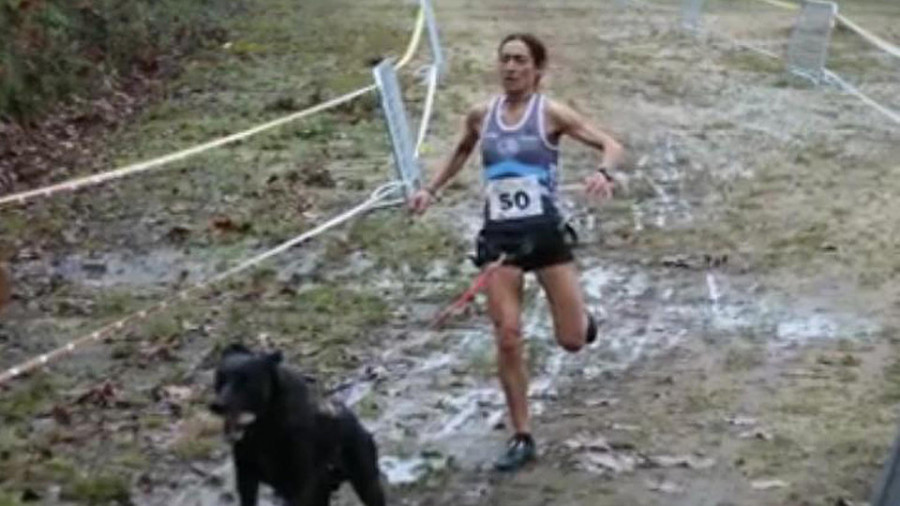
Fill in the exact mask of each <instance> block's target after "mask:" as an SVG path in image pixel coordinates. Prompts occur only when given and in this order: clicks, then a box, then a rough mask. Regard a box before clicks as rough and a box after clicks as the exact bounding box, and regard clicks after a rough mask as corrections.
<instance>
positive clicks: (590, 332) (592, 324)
mask: <svg viewBox="0 0 900 506" xmlns="http://www.w3.org/2000/svg"><path fill="white" fill-rule="evenodd" d="M587 317H588V327H587V336H586V337H585V339H586V340H587V343H588V344H591V343H593V342H594V341H596V340H597V320H595V319H594V315H592V314H591V313H588V314H587Z"/></svg>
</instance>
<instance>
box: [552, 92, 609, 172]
mask: <svg viewBox="0 0 900 506" xmlns="http://www.w3.org/2000/svg"><path fill="white" fill-rule="evenodd" d="M547 110H548V111H549V113H550V117H551V120H552V121H553V123H554V125H555V126H556V129H557V131H558V132H559V134H560V135H568V136H570V137H572V138H573V139H575V140H577V141H579V142H581V143H583V144H585V145H587V146H590V147H592V148H595V149H598V150H600V151H601V152H602V153H603V158H602V161H601V162H600V166H601V167H602V168H605V169H610V170H612V169H618V168H620V167H621V166H622V162H624V160H625V149H624V148H623V147H622V145H621V144H619V142H618V141H616V140H615V139H614V138H613V137H612V135H610V134H608V133H606V132H605V131H603V130H602V129H600V128H598V127H596V126H594V125H592V124H591V123H590V122H589V121H588V120H587V119H585V117H584V116H582V115H581V114H579V113H578V112H576V111H575V110H573V109H572V108H571V107H569V106H567V105H564V104H561V103H558V102H550V103H549V104H548V108H547Z"/></svg>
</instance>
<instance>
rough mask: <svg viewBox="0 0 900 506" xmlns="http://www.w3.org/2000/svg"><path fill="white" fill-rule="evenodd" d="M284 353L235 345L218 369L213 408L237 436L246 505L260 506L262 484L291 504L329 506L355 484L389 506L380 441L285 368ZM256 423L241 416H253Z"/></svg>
mask: <svg viewBox="0 0 900 506" xmlns="http://www.w3.org/2000/svg"><path fill="white" fill-rule="evenodd" d="M281 361H282V357H281V353H280V352H275V353H254V352H252V351H251V350H249V349H247V348H246V347H244V346H241V345H231V346H229V347H228V348H227V349H226V350H225V351H224V352H223V354H222V359H221V362H220V364H219V366H218V368H217V369H216V379H215V400H214V401H213V402H212V404H211V405H210V409H211V410H212V411H213V412H215V413H217V414H218V415H220V416H222V417H223V418H224V419H225V426H226V432H227V433H229V435H231V436H234V437H235V439H234V440H233V457H234V467H235V471H236V473H237V474H236V478H237V489H238V495H239V496H240V502H241V506H255V505H256V501H257V493H258V490H259V484H260V483H265V484H268V485H270V486H271V487H272V488H274V490H275V493H276V494H277V495H278V496H280V497H281V498H282V499H283V500H284V501H285V504H286V505H288V506H327V505H328V504H329V502H330V498H331V494H332V493H333V492H334V491H335V490H337V489H338V487H340V485H341V483H343V482H344V481H349V482H350V483H351V485H352V486H353V488H354V490H355V491H356V495H357V496H358V497H359V499H360V500H361V501H362V502H363V504H365V505H366V506H384V504H385V498H384V491H383V489H382V486H381V481H380V474H379V471H378V450H377V448H376V446H375V442H374V440H373V439H372V436H371V434H369V433H368V432H367V431H366V429H365V428H364V427H363V426H362V424H361V423H360V422H359V420H358V419H357V418H356V416H354V414H353V413H352V412H351V411H350V410H349V409H347V408H346V407H344V406H340V405H337V404H332V403H324V402H323V401H322V400H321V399H320V398H319V396H318V393H317V392H316V387H315V385H314V382H313V381H312V380H311V379H310V378H308V377H305V376H303V375H302V374H300V373H299V372H297V371H295V370H293V369H291V368H289V367H287V366H285V365H283V364H282V363H281ZM247 413H251V414H252V416H253V421H252V422H250V423H245V424H242V423H241V422H242V421H243V422H247V420H242V418H250V416H249V415H248V414H247Z"/></svg>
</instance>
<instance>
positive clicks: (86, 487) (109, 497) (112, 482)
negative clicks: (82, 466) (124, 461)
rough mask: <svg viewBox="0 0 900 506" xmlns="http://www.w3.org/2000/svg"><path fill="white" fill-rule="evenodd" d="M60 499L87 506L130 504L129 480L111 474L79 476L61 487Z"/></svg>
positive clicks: (101, 473) (100, 473) (119, 475)
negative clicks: (86, 505)
mask: <svg viewBox="0 0 900 506" xmlns="http://www.w3.org/2000/svg"><path fill="white" fill-rule="evenodd" d="M60 498H61V499H64V500H70V501H78V502H82V503H87V504H108V503H115V504H123V505H127V504H131V492H130V485H129V480H128V479H127V478H126V477H124V476H122V475H121V474H115V473H111V472H99V473H96V474H90V475H81V476H78V477H76V478H75V479H74V480H73V481H71V482H70V483H66V484H64V485H63V488H62V490H61V491H60Z"/></svg>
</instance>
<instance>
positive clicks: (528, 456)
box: [494, 434, 537, 471]
mask: <svg viewBox="0 0 900 506" xmlns="http://www.w3.org/2000/svg"><path fill="white" fill-rule="evenodd" d="M536 456H537V448H536V447H535V444H534V438H532V437H531V434H516V435H515V436H513V437H511V438H510V439H509V442H508V443H507V444H506V449H505V450H504V451H503V454H501V455H500V457H499V458H498V459H497V460H496V461H494V469H496V470H497V471H517V470H519V469H520V468H521V467H522V466H524V465H525V464H526V463H528V462H530V461H532V460H534V459H535V457H536Z"/></svg>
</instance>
